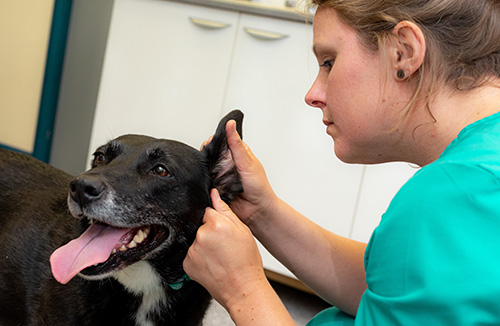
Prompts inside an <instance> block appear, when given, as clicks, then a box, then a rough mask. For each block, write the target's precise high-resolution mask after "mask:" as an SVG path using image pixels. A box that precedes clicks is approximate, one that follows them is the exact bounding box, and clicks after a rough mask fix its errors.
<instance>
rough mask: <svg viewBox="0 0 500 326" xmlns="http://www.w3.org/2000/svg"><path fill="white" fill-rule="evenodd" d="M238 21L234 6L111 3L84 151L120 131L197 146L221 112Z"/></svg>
mask: <svg viewBox="0 0 500 326" xmlns="http://www.w3.org/2000/svg"><path fill="white" fill-rule="evenodd" d="M196 18H204V19H205V20H207V21H208V23H210V22H212V23H213V24H212V26H211V27H212V28H209V27H200V26H199V25H196V24H194V23H193V22H192V20H193V19H196ZM237 21H238V13H236V12H232V11H223V10H216V9H211V8H204V7H198V6H190V5H184V4H179V3H173V2H166V1H154V0H117V1H115V2H114V8H113V12H112V17H111V25H110V31H109V38H108V44H107V48H106V54H105V58H104V65H103V72H102V78H101V84H100V89H99V95H98V99H97V105H96V112H95V117H94V124H93V130H92V136H91V141H90V146H89V154H92V152H93V151H94V150H95V148H96V147H97V146H99V145H102V144H103V143H105V142H107V141H109V140H110V139H113V138H115V137H117V136H119V135H122V134H125V133H139V134H146V135H151V136H153V137H159V138H174V139H178V140H180V141H183V142H186V143H188V144H190V145H192V146H194V147H196V148H198V147H199V146H200V144H201V143H202V141H203V140H205V139H206V138H207V137H208V136H209V135H211V134H212V133H213V131H214V130H215V127H216V125H217V123H218V121H219V118H220V116H221V112H222V102H223V98H224V94H225V87H226V80H227V74H228V69H229V65H230V62H231V54H232V49H233V43H234V36H235V32H236V26H237ZM215 23H219V26H218V27H220V28H217V24H215Z"/></svg>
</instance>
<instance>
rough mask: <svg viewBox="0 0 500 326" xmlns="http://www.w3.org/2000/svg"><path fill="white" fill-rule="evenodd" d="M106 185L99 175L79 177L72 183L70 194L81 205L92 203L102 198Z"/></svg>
mask: <svg viewBox="0 0 500 326" xmlns="http://www.w3.org/2000/svg"><path fill="white" fill-rule="evenodd" d="M104 189H106V186H105V185H104V182H103V181H102V180H101V179H99V178H98V177H92V176H86V177H77V178H75V179H74V180H73V181H71V183H70V196H71V198H72V199H73V200H74V201H76V202H77V203H78V204H80V206H84V205H87V204H90V203H92V202H93V201H95V200H97V199H99V198H101V196H102V194H103V193H104Z"/></svg>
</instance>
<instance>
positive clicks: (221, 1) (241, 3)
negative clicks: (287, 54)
mask: <svg viewBox="0 0 500 326" xmlns="http://www.w3.org/2000/svg"><path fill="white" fill-rule="evenodd" d="M166 1H172V2H180V3H190V4H195V5H200V6H205V7H212V8H219V9H227V10H234V11H239V12H244V13H250V14H256V15H260V16H267V17H273V18H280V19H286V20H293V21H299V22H305V21H306V20H307V21H309V22H312V19H313V14H312V13H309V12H307V13H306V12H305V9H295V8H289V7H285V6H283V7H278V6H273V5H268V4H263V3H259V2H255V1H250V0H166Z"/></svg>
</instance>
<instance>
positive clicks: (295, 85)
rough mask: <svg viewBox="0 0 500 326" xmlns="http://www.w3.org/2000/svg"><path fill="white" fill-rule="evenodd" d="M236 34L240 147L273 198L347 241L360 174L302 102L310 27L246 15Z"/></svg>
mask: <svg viewBox="0 0 500 326" xmlns="http://www.w3.org/2000/svg"><path fill="white" fill-rule="evenodd" d="M239 26H240V29H239V31H238V34H237V40H236V46H235V53H234V58H233V65H232V67H231V71H230V77H229V83H228V90H227V92H228V95H227V99H226V102H225V108H226V109H227V110H229V109H231V108H233V107H239V108H241V109H242V110H243V111H244V112H245V114H246V116H245V123H244V129H243V134H244V139H245V141H246V142H247V143H248V144H249V146H250V147H251V148H252V150H253V152H254V153H255V155H256V156H257V157H258V158H259V159H260V160H261V162H262V163H263V165H264V167H265V169H266V172H267V175H268V177H269V180H270V182H271V184H272V185H273V188H274V190H275V192H276V193H277V194H278V196H280V197H281V198H282V199H283V200H285V201H286V202H288V203H289V204H291V205H292V206H293V207H294V208H295V209H297V210H298V211H300V212H301V213H302V214H304V215H305V216H307V217H308V218H310V219H312V220H313V221H315V222H317V223H318V224H320V225H321V226H323V227H325V228H327V229H329V230H331V231H334V232H336V233H338V234H341V235H344V236H349V233H350V229H351V224H352V219H353V215H354V209H355V204H356V199H357V194H358V190H359V186H360V178H361V172H362V167H361V166H356V165H346V164H343V163H341V162H340V161H339V160H338V159H336V157H335V154H334V152H333V143H332V140H331V138H330V137H329V136H328V135H327V134H326V132H325V126H324V125H323V124H322V113H321V111H320V110H319V109H313V108H310V107H308V106H307V105H306V104H305V102H304V96H305V94H306V92H307V90H308V88H309V87H310V85H311V84H312V82H313V80H314V77H315V75H316V73H317V69H318V64H317V62H316V60H315V58H314V55H313V54H312V51H311V46H312V26H311V25H308V24H306V23H298V22H289V21H280V20H273V19H268V18H263V17H256V16H250V15H242V16H241V19H240V25H239ZM290 241H293V239H291V240H290ZM283 245H286V244H283ZM263 259H264V265H265V267H266V268H268V269H271V270H273V271H275V272H279V273H282V274H285V275H288V276H290V275H291V274H290V272H288V271H287V270H286V269H285V268H284V267H282V266H281V265H280V264H279V263H278V262H277V261H275V260H274V258H272V257H271V256H270V255H269V254H267V253H266V252H263Z"/></svg>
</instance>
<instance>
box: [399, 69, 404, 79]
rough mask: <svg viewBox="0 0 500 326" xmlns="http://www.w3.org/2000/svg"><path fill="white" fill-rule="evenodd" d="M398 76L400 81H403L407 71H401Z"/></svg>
mask: <svg viewBox="0 0 500 326" xmlns="http://www.w3.org/2000/svg"><path fill="white" fill-rule="evenodd" d="M397 76H398V78H399V79H403V78H405V76H406V75H405V71H404V70H403V69H399V70H398V72H397Z"/></svg>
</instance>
